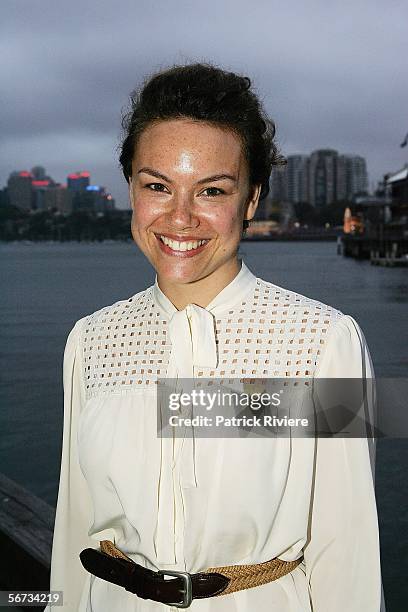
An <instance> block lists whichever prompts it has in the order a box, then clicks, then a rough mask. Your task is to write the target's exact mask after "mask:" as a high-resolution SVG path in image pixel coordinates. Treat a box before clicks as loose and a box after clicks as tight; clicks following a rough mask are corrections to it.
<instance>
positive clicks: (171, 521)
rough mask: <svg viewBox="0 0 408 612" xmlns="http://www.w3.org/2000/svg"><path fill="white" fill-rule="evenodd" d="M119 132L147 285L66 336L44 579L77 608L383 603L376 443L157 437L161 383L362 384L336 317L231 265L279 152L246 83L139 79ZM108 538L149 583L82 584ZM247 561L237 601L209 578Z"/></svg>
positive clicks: (353, 326) (368, 610)
mask: <svg viewBox="0 0 408 612" xmlns="http://www.w3.org/2000/svg"><path fill="white" fill-rule="evenodd" d="M125 129H126V135H125V138H124V141H123V144H122V150H121V155H120V162H121V164H122V168H123V172H124V176H125V178H126V180H127V181H128V183H129V196H130V201H131V205H132V211H133V216H132V234H133V238H134V240H135V242H136V244H137V245H138V246H139V248H140V249H141V251H142V252H143V253H144V254H145V255H146V257H147V258H148V259H149V261H150V262H151V264H152V265H153V267H154V268H155V270H156V280H155V284H154V285H153V286H152V287H149V288H148V289H146V290H144V291H142V292H140V293H137V294H136V295H134V296H133V297H131V298H130V299H128V300H122V301H119V302H116V303H115V304H113V305H112V306H107V307H106V308H102V309H101V310H99V311H97V312H95V313H93V314H91V315H89V316H87V317H84V318H83V319H81V320H79V321H78V322H77V323H76V324H75V326H74V328H73V329H72V331H71V333H70V335H69V337H68V340H67V345H66V351H65V357H64V392H65V417H64V437H63V451H62V463H61V476H60V487H59V495H58V503H57V513H56V521H55V532H54V543H53V555H52V569H51V588H52V589H56V590H58V589H59V590H63V592H64V602H65V603H64V605H65V608H64V609H66V610H70V611H72V612H73V611H74V610H75V611H77V610H79V611H81V612H84V611H91V610H93V611H94V612H107V611H109V612H111V611H112V610H120V611H121V612H124V611H129V612H130V611H139V610H140V611H155V610H157V611H158V610H164V609H169V607H170V609H176V608H177V607H180V605H183V603H184V605H191V607H192V609H195V610H200V611H209V612H210V611H211V612H221V611H225V612H227V611H228V612H229V611H231V612H233V611H242V612H247V611H248V612H249V611H251V612H252V611H255V610H259V611H261V610H265V611H266V610H267V611H268V612H271V611H274V612H275V611H276V612H278V611H279V612H289V611H290V612H295V611H298V612H309V611H311V610H313V611H314V612H340V611H341V612H344V611H345V610H347V611H348V612H354V611H355V612H357V611H358V612H361V611H362V610H364V612H377V611H378V610H379V609H380V595H381V578H380V564H379V543H378V525H377V514H376V505H375V497H374V488H373V478H372V472H371V465H370V450H372V440H369V441H368V440H367V439H364V438H360V439H357V438H355V439H348V440H347V439H345V438H333V439H312V440H310V439H309V440H305V439H301V438H290V437H286V438H283V437H282V438H279V439H272V438H268V439H266V440H259V439H240V438H237V439H233V438H226V437H225V438H195V437H194V436H189V435H185V437H184V438H183V437H176V436H174V437H171V438H170V437H165V436H163V435H158V434H157V428H156V427H157V412H156V401H157V385H156V383H157V382H158V380H159V379H163V378H166V379H170V380H171V381H173V382H174V381H175V385H176V386H177V381H179V380H180V379H181V380H182V381H183V380H185V379H191V378H193V379H203V380H207V379H209V380H210V381H211V380H212V379H214V380H215V379H217V380H223V379H224V378H227V379H228V380H233V381H235V382H237V384H239V381H240V380H242V379H246V378H257V379H258V378H260V379H262V378H263V379H267V378H274V377H291V378H292V377H303V378H313V379H318V378H356V379H360V378H361V379H362V381H365V380H366V379H367V378H372V377H373V372H372V367H371V360H370V356H369V353H368V349H367V346H366V343H365V340H364V337H363V334H362V332H361V330H360V328H359V327H358V325H357V323H356V322H355V321H354V320H353V319H352V318H351V317H350V316H348V315H344V314H343V313H341V312H340V311H339V310H337V309H335V308H333V307H330V306H327V305H325V304H322V303H320V302H317V301H315V300H313V299H310V298H307V297H305V296H302V295H300V294H297V293H295V292H292V291H289V290H286V289H283V288H281V287H278V286H276V285H274V284H272V283H269V282H266V281H264V280H262V279H259V278H257V277H256V276H255V275H254V274H253V273H252V272H251V271H250V270H249V269H248V267H247V266H246V265H245V263H244V262H243V261H241V260H239V259H238V256H237V252H238V247H239V242H240V239H241V236H242V230H243V228H244V229H245V228H246V227H247V225H248V223H249V221H250V220H251V219H252V218H253V217H254V215H255V212H256V209H257V207H258V204H259V201H260V199H261V198H262V197H264V196H265V195H266V194H267V192H268V182H269V175H270V171H271V167H272V165H274V164H277V163H282V162H283V161H284V160H283V159H282V158H281V157H280V156H279V155H278V153H277V149H276V146H275V144H274V142H273V138H274V125H273V123H272V122H271V121H270V120H269V119H268V118H267V117H266V115H265V114H264V112H263V110H262V108H261V105H260V103H259V100H258V99H257V97H256V95H255V94H254V93H253V92H252V91H251V90H250V81H249V79H247V78H245V77H241V76H239V75H236V74H234V73H229V72H225V71H222V70H220V69H218V68H215V67H213V66H211V65H209V64H192V65H187V66H179V67H174V68H172V69H170V70H167V71H164V72H161V73H158V74H156V75H154V76H153V77H152V78H150V80H148V81H147V82H146V83H145V85H144V87H143V88H142V90H141V91H140V92H139V93H138V94H135V95H133V97H132V110H131V112H130V114H129V116H128V117H127V121H126V123H125ZM107 540H109V541H110V542H112V543H113V544H114V546H115V547H116V550H117V551H119V553H120V551H121V552H122V553H123V554H124V555H126V558H127V559H128V560H129V561H126V558H125V559H124V564H125V565H126V568H128V567H129V566H128V563H129V562H130V561H131V562H134V563H137V564H138V566H142V568H147V569H148V570H152V572H155V573H154V574H153V573H152V572H150V574H148V572H146V571H145V570H139V571H140V572H141V574H140V575H141V579H140V581H139V582H140V584H141V582H142V581H143V580H145V581H146V584H147V583H148V584H149V586H148V587H146V585H145V583H143V585H144V586H143V588H142V586H140V585H139V586H138V587H137V588H138V589H139V588H140V589H141V591H140V593H141V595H140V596H138V595H136V594H134V593H132V592H130V591H129V590H126V589H125V588H124V587H123V586H119V584H114V580H113V579H112V581H109V579H108V575H107V574H105V579H104V578H102V577H99V576H98V575H96V574H97V573H98V572H97V567H96V566H97V562H98V561H97V560H98V558H99V557H98V555H97V556H96V557H97V558H96V560H95V565H94V567H95V573H92V572H91V571H87V569H85V567H83V566H82V564H81V561H80V558H79V555H80V554H81V552H82V551H83V550H84V549H88V548H93V549H99V542H102V541H107ZM111 551H112V549H111ZM91 553H92V551H91ZM99 556H100V554H99ZM102 556H103V558H104V559H106V558H109V559H110V557H107V556H106V555H102ZM84 559H85V557H84V556H83V555H82V556H81V560H82V561H84ZM277 560H278V561H277ZM267 562H271V563H272V564H276V563H280V566H279V567H280V569H279V572H280V573H279V574H278V577H276V575H275V579H273V576H271V575H269V574H268V577H267V578H264V579H263V578H262V576H261V568H258V567H257V566H258V564H260V563H267ZM85 565H86V564H85ZM125 565H124V566H123V567H125ZM242 565H246V566H248V565H250V566H253V567H254V568H255V571H254V572H253V576H252V578H250V579H248V580H249V582H247V583H246V587H242V586H241V587H240V588H239V590H234V589H232V590H231V584H232V583H231V584H230V583H229V581H228V579H225V578H223V577H222V576H225V575H227V578H228V570H225V571H224V570H223V568H224V569H225V566H233V569H234V568H235V566H242ZM262 567H263V568H266V567H268V568H269V567H270V565H265V566H262ZM273 567H275V565H273ZM211 568H214V569H213V572H215V573H217V574H218V575H219V574H221V575H222V576H221V578H219V576H218V580H221V583H220V584H218V587H217V588H218V592H220V593H221V594H219V595H217V594H216V590H217V589H216V588H214V585H213V586H212V595H211V596H208V592H205V593H204V595H203V593H202V594H201V595H202V598H198V599H197V598H195V597H194V599H193V600H192V601H191V597H190V594H189V593H187V590H188V586H189V584H190V585H191V583H189V580H190V578H189V575H190V577H191V575H195V574H197V573H202V572H205V570H208V569H211ZM88 569H89V566H88ZM244 569H245V568H244ZM159 570H161V571H163V570H166V571H167V572H168V571H172V570H174V571H178V572H184V574H182V575H180V576H179V577H178V578H177V581H178V584H182V585H183V587H182V589H181V590H180V593H179V596H178V598H177V599H176V600H175V601H172V600H171V599H170V600H169V599H168V598H167V599H166V598H165V597H164V596H163V592H161V591H160V589H161V587H160V586H159V588H158V589H157V588H156V586H157V584H158V581H159V582H160V580H165V579H166V582H167V581H168V580H169V576H165V577H164V576H160V575H158V574H157V573H156V572H158V571H159ZM124 571H125V570H124ZM223 571H224V573H223ZM240 571H241V568H240ZM242 571H243V570H242ZM245 571H248V568H246V569H245ZM119 573H120V570H119ZM112 576H113V574H111V578H112ZM146 576H147V577H146ZM151 580H152V581H153V582H154V584H153V583H152V584H150V581H151ZM170 580H171V578H170ZM197 580H198V579H197V578H193V581H195V582H194V589H195V593H194V595H197ZM200 580H202V581H203V584H204V582H205V579H203V578H202V576H201V578H200ZM214 580H215V579H214ZM223 580H225V583H223V582H222V581H223ZM227 582H228V584H230V589H229V590H228V588H227V589H226V588H225V584H226V583H227ZM160 584H161V583H160ZM152 585H153V586H152ZM248 587H249V588H248ZM203 588H204V587H203ZM205 588H207V587H205ZM143 589H147V590H143ZM149 589H150V590H149ZM223 589H225V590H224V591H223ZM162 591H163V589H162ZM204 591H205V589H204ZM210 591H211V589H210ZM138 592H139V591H138ZM143 597H145V598H143ZM163 601H165V602H166V604H164V603H160V602H163ZM171 604H173V605H171ZM49 609H51V607H50V608H49Z"/></svg>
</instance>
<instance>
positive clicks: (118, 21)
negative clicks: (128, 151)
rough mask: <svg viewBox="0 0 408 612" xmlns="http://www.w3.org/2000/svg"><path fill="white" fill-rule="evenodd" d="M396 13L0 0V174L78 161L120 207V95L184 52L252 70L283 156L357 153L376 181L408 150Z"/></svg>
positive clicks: (237, 4) (316, 4)
mask: <svg viewBox="0 0 408 612" xmlns="http://www.w3.org/2000/svg"><path fill="white" fill-rule="evenodd" d="M68 4H69V5H68ZM407 17H408V8H407V4H406V2H405V1H392V0H380V1H378V0H377V1H373V0H357V1H354V2H351V1H350V0H343V1H341V2H340V1H337V2H334V3H333V2H330V3H329V2H327V1H325V0H312V1H309V2H304V0H303V1H302V0H292V1H291V2H290V3H283V2H281V1H276V0H269V1H267V0H258V2H255V3H254V4H249V3H248V2H242V0H234V1H232V0H224V1H220V0H218V1H215V0H207V1H206V2H192V1H189V2H187V1H185V0H167V1H166V0H155V1H152V0H133V1H130V0H122V1H121V2H113V1H112V0H98V2H95V1H93V2H91V1H90V0H71V2H70V3H61V2H55V0H32V1H29V2H27V1H26V0H3V2H2V5H1V42H0V52H1V56H2V60H3V61H2V65H1V68H0V79H1V83H2V91H3V92H4V93H3V94H2V113H1V117H2V119H1V124H2V125H1V132H0V133H1V137H2V146H1V149H0V184H1V185H4V184H5V183H6V181H7V177H8V174H9V173H10V172H11V171H12V170H14V169H23V168H29V167H31V166H33V165H35V164H42V165H45V166H46V168H47V170H48V171H49V173H50V174H51V175H53V176H54V177H55V178H56V179H57V180H60V181H63V180H64V178H65V176H66V175H67V174H68V172H71V171H74V170H76V169H80V168H86V169H88V170H90V171H91V173H92V180H93V181H94V182H97V183H100V184H104V185H106V187H107V188H108V189H109V190H110V191H111V192H112V193H113V195H114V197H116V199H117V200H118V205H120V206H123V207H125V206H127V196H126V185H125V183H124V181H123V179H122V178H121V175H120V171H119V169H118V163H117V154H116V147H117V144H118V142H119V136H120V114H121V109H122V108H123V107H124V106H125V105H126V102H127V96H128V94H129V92H130V91H131V90H132V89H133V87H134V86H135V85H136V84H138V83H140V82H141V80H142V79H143V77H144V76H145V75H147V74H149V73H151V72H152V71H154V70H157V69H159V68H161V67H167V66H168V65H170V64H172V63H181V62H184V61H197V60H209V61H214V62H216V63H218V64H219V65H221V66H223V67H225V68H227V69H231V70H236V71H238V72H241V73H244V74H248V75H249V76H250V77H251V79H252V81H253V84H254V87H255V88H256V90H257V91H258V93H259V95H260V96H261V98H262V100H263V101H264V104H265V107H266V109H267V110H268V112H269V113H270V114H271V116H272V117H273V119H274V120H275V122H276V125H277V135H278V141H279V145H280V148H281V150H282V152H283V153H284V154H291V153H295V152H310V151H311V150H313V149H315V148H318V147H323V146H324V147H326V146H328V147H333V148H337V149H338V150H339V151H341V152H350V153H356V154H361V155H364V156H365V157H366V158H367V162H368V168H369V172H370V178H371V181H372V182H373V181H377V180H378V179H379V178H381V176H382V174H383V173H385V172H387V171H390V170H396V169H398V168H399V167H401V166H402V165H403V164H404V163H405V162H406V161H407V156H408V153H407V149H400V147H399V143H400V141H401V140H402V138H403V136H404V134H405V132H406V131H407V130H408V116H407V112H406V108H407V98H408V84H407V79H406V75H405V73H404V72H405V71H404V63H405V62H404V58H405V57H406V56H407V36H406V23H407Z"/></svg>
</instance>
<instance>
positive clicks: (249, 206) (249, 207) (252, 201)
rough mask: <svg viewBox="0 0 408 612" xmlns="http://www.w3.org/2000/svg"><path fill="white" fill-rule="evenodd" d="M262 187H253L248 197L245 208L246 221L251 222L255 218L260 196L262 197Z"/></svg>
mask: <svg viewBox="0 0 408 612" xmlns="http://www.w3.org/2000/svg"><path fill="white" fill-rule="evenodd" d="M261 189H262V185H253V186H252V188H251V191H250V193H249V196H248V200H247V203H246V208H245V215H244V219H246V220H247V221H250V220H251V219H253V217H254V216H255V212H256V209H257V208H258V204H259V196H260V195H261Z"/></svg>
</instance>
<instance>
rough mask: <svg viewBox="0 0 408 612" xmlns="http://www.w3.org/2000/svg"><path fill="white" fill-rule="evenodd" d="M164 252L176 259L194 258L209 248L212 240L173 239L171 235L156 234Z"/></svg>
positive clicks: (188, 237) (192, 237)
mask: <svg viewBox="0 0 408 612" xmlns="http://www.w3.org/2000/svg"><path fill="white" fill-rule="evenodd" d="M155 236H156V239H157V241H158V243H159V246H160V249H161V251H162V252H164V253H166V254H167V255H172V256H175V257H193V256H194V255H197V254H198V253H201V251H202V250H203V249H204V248H205V247H206V246H207V244H208V242H209V240H210V239H208V238H197V237H195V236H183V238H181V237H173V235H169V234H155Z"/></svg>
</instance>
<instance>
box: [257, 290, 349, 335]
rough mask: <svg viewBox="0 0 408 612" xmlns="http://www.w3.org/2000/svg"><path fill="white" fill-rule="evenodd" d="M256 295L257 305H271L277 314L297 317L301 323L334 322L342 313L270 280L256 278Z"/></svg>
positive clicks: (327, 323) (342, 315)
mask: <svg viewBox="0 0 408 612" xmlns="http://www.w3.org/2000/svg"><path fill="white" fill-rule="evenodd" d="M256 291H257V295H255V300H256V301H257V302H258V305H259V306H260V307H261V308H262V307H268V310H269V309H270V308H271V307H272V308H273V310H274V311H275V312H276V313H277V314H278V313H280V314H282V315H286V316H288V317H292V318H296V319H299V320H300V321H301V322H303V323H312V324H313V323H315V324H316V325H317V324H319V323H324V322H325V323H324V324H325V326H327V325H329V326H330V327H331V325H332V324H333V323H336V322H337V321H339V320H340V319H342V318H343V317H344V316H345V315H344V313H343V312H342V311H341V310H339V309H338V308H336V307H335V306H331V305H329V304H326V303H324V302H321V301H319V300H317V299H314V298H311V297H308V296H306V295H303V294H301V293H297V292H296V291H292V290H290V289H286V288H284V287H280V286H279V285H275V284H273V283H271V282H268V281H266V280H263V279H261V278H257V285H256Z"/></svg>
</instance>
